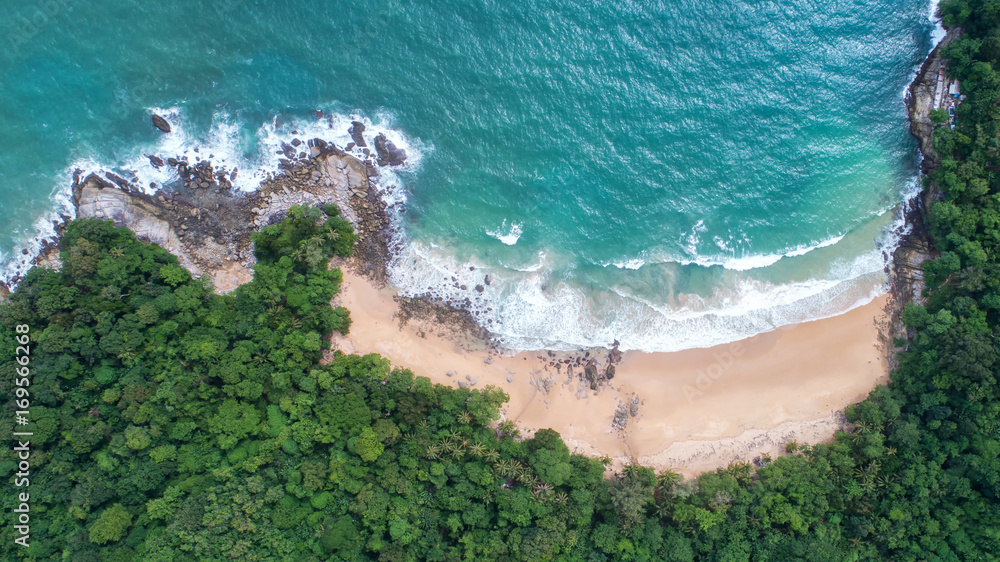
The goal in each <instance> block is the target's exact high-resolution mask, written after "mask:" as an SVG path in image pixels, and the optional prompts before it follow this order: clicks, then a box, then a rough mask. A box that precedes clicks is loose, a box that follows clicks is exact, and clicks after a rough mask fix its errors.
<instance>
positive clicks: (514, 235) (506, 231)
mask: <svg viewBox="0 0 1000 562" xmlns="http://www.w3.org/2000/svg"><path fill="white" fill-rule="evenodd" d="M521 226H522V223H519V222H514V221H511V223H510V228H507V219H504V221H503V224H502V225H500V228H497V229H496V230H490V229H488V228H487V229H486V234H489V235H490V236H492V237H493V238H496V239H497V240H499V241H500V242H503V243H504V244H506V245H508V246H513V245H514V244H517V241H518V239H519V238H521V232H522V231H521Z"/></svg>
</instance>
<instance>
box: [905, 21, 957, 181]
mask: <svg viewBox="0 0 1000 562" xmlns="http://www.w3.org/2000/svg"><path fill="white" fill-rule="evenodd" d="M959 35H961V29H959V28H957V27H953V28H951V29H949V30H948V33H947V34H946V35H945V36H944V38H943V39H942V40H941V42H940V43H938V44H937V46H936V47H934V50H933V51H931V54H930V55H928V56H927V60H925V61H924V64H923V65H922V66H921V67H920V71H919V72H918V73H917V77H916V78H915V79H914V80H913V82H912V83H911V84H910V87H909V89H908V90H907V95H906V107H907V110H908V112H909V116H910V133H912V134H913V136H914V137H916V139H917V142H918V143H919V144H920V153H921V154H922V155H923V159H922V160H921V165H920V168H921V171H922V172H923V173H924V174H930V173H931V172H933V171H934V170H936V169H937V167H938V166H939V165H941V158H940V157H939V156H938V155H937V154H936V153H935V152H934V127H936V126H937V125H935V123H934V122H933V121H931V118H930V112H931V110H933V109H934V104H935V101H936V96H937V88H938V76H939V75H940V74H941V73H942V72H943V71H944V69H945V67H946V64H947V61H945V60H944V59H943V58H942V57H941V51H942V50H944V48H945V47H947V46H948V45H950V44H951V42H952V41H954V40H955V39H956V38H957V37H958V36H959Z"/></svg>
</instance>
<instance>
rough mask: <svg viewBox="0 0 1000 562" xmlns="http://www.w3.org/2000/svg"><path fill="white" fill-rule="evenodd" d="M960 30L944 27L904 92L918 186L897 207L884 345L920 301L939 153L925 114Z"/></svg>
mask: <svg viewBox="0 0 1000 562" xmlns="http://www.w3.org/2000/svg"><path fill="white" fill-rule="evenodd" d="M961 33H962V30H961V29H960V28H957V27H953V28H951V29H948V30H947V33H946V34H945V36H944V38H942V39H941V41H940V42H939V43H938V44H937V45H936V46H935V47H934V49H933V50H932V51H931V53H930V54H929V55H928V56H927V59H926V60H924V63H923V64H922V65H921V66H920V70H919V71H917V75H916V77H915V78H914V79H913V82H911V83H910V86H909V88H908V89H907V92H906V100H905V101H906V108H907V113H908V115H909V121H910V133H911V134H912V135H913V137H914V138H915V139H916V140H917V145H918V149H919V151H920V172H921V178H920V179H921V182H922V186H923V189H922V190H921V191H920V193H919V194H918V195H916V196H915V197H914V198H913V199H911V200H910V201H908V202H906V204H905V205H904V207H903V213H904V219H905V224H906V229H905V232H904V233H903V235H902V236H901V237H900V241H899V245H898V246H897V247H896V250H895V251H894V252H893V255H892V260H891V262H890V263H889V271H888V273H889V279H890V287H891V296H892V299H891V300H890V305H889V306H890V308H891V310H889V311H888V312H890V313H891V316H890V318H891V320H890V322H889V324H890V326H889V329H888V330H883V337H884V338H886V339H887V340H888V341H886V342H884V343H886V344H888V345H887V348H888V349H890V350H891V349H892V347H893V346H892V345H891V343H892V342H891V339H892V338H903V337H905V336H906V328H905V326H904V325H903V322H902V319H901V317H900V315H901V313H902V310H903V307H905V306H906V303H909V302H918V303H919V302H922V301H923V291H924V287H925V284H924V271H923V263H924V261H926V260H928V259H931V258H934V257H936V256H937V251H936V250H935V248H934V245H933V243H932V242H931V240H930V236H929V234H928V233H927V229H926V227H925V221H926V216H927V209H928V208H929V207H930V204H931V203H932V202H933V201H935V200H936V199H937V198H938V197H939V195H940V192H939V190H938V189H937V186H935V185H934V184H933V182H931V181H930V177H929V176H930V174H932V173H933V172H934V171H935V170H937V168H938V167H939V166H940V165H941V157H940V156H939V155H938V154H937V153H936V152H935V151H934V128H935V127H937V125H936V124H935V123H934V122H933V121H932V120H931V118H930V112H931V111H932V110H933V109H935V107H936V106H937V104H938V97H939V94H940V92H939V91H938V88H939V85H938V83H939V77H940V76H942V75H943V74H944V73H945V71H946V69H947V65H948V61H947V59H945V58H944V56H943V55H942V53H943V51H944V49H945V48H946V47H947V46H948V45H950V44H951V42H952V41H954V40H955V39H956V38H958V37H959V36H960V35H961ZM889 356H890V361H891V362H894V353H891V352H890V353H889Z"/></svg>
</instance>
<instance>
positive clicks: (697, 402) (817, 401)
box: [332, 264, 889, 477]
mask: <svg viewBox="0 0 1000 562" xmlns="http://www.w3.org/2000/svg"><path fill="white" fill-rule="evenodd" d="M342 265H346V266H347V267H342V268H341V269H342V270H343V272H344V283H343V285H342V287H341V292H340V293H339V294H338V295H337V296H336V297H335V299H334V304H335V305H339V306H345V307H346V308H348V309H349V310H351V318H352V324H351V330H350V334H349V335H347V336H340V335H335V336H334V338H333V340H332V343H333V347H334V348H336V349H340V350H342V351H344V352H347V353H362V354H364V353H379V354H381V355H383V356H384V357H386V358H387V359H389V361H390V362H391V363H392V365H393V366H395V367H402V368H409V369H410V370H412V371H413V372H414V374H415V375H417V376H426V377H428V378H429V379H430V380H431V381H432V382H435V383H440V384H447V385H449V386H453V387H458V386H473V387H474V388H475V387H478V388H482V387H484V386H486V385H493V386H496V387H498V388H500V389H502V390H503V391H504V392H506V393H507V394H508V395H509V396H510V400H509V401H508V402H507V403H506V404H505V405H504V407H503V408H502V413H503V416H504V418H505V419H509V420H511V421H514V422H515V423H516V424H517V425H518V427H519V428H521V429H522V432H524V433H525V434H530V433H532V432H534V431H536V430H538V429H542V428H551V429H554V430H555V431H558V432H559V434H560V435H561V436H562V437H563V439H564V440H565V441H566V442H567V444H568V445H569V446H570V449H571V450H573V451H574V452H579V453H583V454H587V455H589V456H594V457H603V456H607V457H610V458H611V460H612V463H611V468H612V469H614V470H620V469H621V467H622V466H624V465H626V464H628V463H631V462H638V463H641V464H644V465H647V466H652V467H653V468H655V469H657V470H660V469H671V470H675V471H677V472H679V473H680V474H682V475H684V476H685V477H691V476H695V475H697V474H700V473H702V472H705V471H708V470H713V469H715V468H719V467H724V466H727V465H729V464H730V463H731V462H734V461H748V462H752V461H754V459H755V458H758V460H759V459H760V458H762V457H765V456H771V457H774V456H777V455H779V454H782V453H783V452H784V450H785V449H784V447H785V444H786V443H787V442H789V441H792V440H794V441H797V442H799V443H807V444H815V443H818V442H822V441H827V440H829V439H831V438H832V437H833V435H834V434H835V433H836V431H838V430H840V429H843V428H844V427H845V421H844V419H843V414H842V413H841V412H842V411H843V409H844V408H845V407H846V406H849V405H851V404H854V403H856V402H859V401H861V400H863V399H864V398H865V397H866V396H867V395H868V393H869V392H870V391H871V390H872V389H873V388H875V386H876V385H878V384H882V383H884V382H885V381H886V380H888V361H887V358H886V353H885V349H884V346H883V345H880V344H879V341H880V340H881V339H882V334H883V332H884V330H886V329H887V328H888V325H887V322H886V310H887V308H888V306H887V305H888V303H889V296H888V295H883V296H881V297H878V298H876V299H875V300H874V301H873V302H872V303H869V304H867V305H864V306H862V307H859V308H855V309H853V310H851V311H848V312H847V313H844V314H841V315H838V316H834V317H831V318H827V319H823V320H814V321H811V322H805V323H802V324H798V325H795V326H790V327H785V328H780V329H777V330H774V331H771V332H766V333H763V334H758V335H756V336H753V337H751V338H748V339H745V340H742V341H738V342H733V343H730V344H724V345H721V346H715V347H712V348H707V349H689V350H683V351H677V352H669V353H642V352H632V351H630V352H626V353H624V356H623V358H622V359H621V360H620V362H618V363H617V364H616V365H615V369H614V378H613V379H611V380H609V381H607V382H606V383H604V384H602V385H599V387H598V390H597V391H596V392H595V391H594V390H591V389H590V388H589V386H588V383H587V381H586V379H585V377H584V376H583V375H584V373H583V371H582V370H581V369H579V368H574V366H577V365H579V363H578V362H575V361H572V359H571V358H572V356H573V355H579V354H567V353H549V352H546V351H535V352H530V351H529V352H519V353H517V354H514V355H505V354H500V353H498V352H496V351H493V350H488V349H487V350H480V351H469V350H466V349H463V348H462V347H461V346H460V345H459V344H458V343H456V342H455V340H454V339H453V338H452V337H451V336H452V335H453V334H452V333H449V331H448V329H447V327H446V326H441V325H440V324H436V323H434V322H433V321H411V322H409V323H407V324H406V325H405V326H401V324H400V321H399V318H398V317H397V316H396V312H397V310H398V307H397V304H396V301H395V300H394V298H393V292H392V291H391V290H390V289H387V288H381V289H380V288H378V287H376V286H374V285H373V284H372V283H370V282H369V281H367V280H366V279H365V278H363V277H362V276H360V275H358V274H357V273H355V272H353V271H352V270H351V269H352V267H351V264H342ZM566 362H568V363H566ZM556 365H559V367H556ZM563 365H566V366H567V368H566V369H565V370H564V369H563V368H562V366H563ZM449 372H450V373H452V374H449ZM508 377H509V378H508ZM545 379H548V380H549V383H546V384H544V385H543V384H540V382H539V381H543V380H545ZM533 382H534V384H532V383H533ZM762 389H767V394H766V395H764V396H762V395H761V392H762ZM636 398H638V403H637V407H635V408H633V405H634V404H636V402H635V400H636ZM750 403H752V404H754V407H753V408H751V409H747V408H745V407H743V406H744V405H746V404H750ZM633 413H634V415H633ZM616 414H617V415H616ZM616 418H617V419H616ZM621 421H624V424H622V423H620V422H621ZM621 425H624V428H623V429H616V428H615V426H621Z"/></svg>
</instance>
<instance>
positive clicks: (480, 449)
mask: <svg viewBox="0 0 1000 562" xmlns="http://www.w3.org/2000/svg"><path fill="white" fill-rule="evenodd" d="M469 453H470V454H471V455H472V456H474V457H476V458H477V459H478V458H482V456H483V454H485V453H486V447H484V446H483V445H482V443H473V444H472V445H470V446H469Z"/></svg>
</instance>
